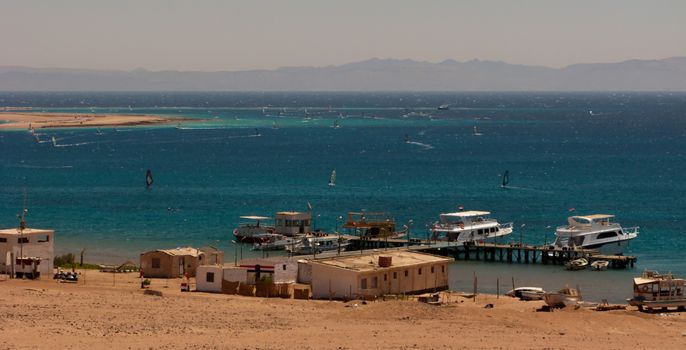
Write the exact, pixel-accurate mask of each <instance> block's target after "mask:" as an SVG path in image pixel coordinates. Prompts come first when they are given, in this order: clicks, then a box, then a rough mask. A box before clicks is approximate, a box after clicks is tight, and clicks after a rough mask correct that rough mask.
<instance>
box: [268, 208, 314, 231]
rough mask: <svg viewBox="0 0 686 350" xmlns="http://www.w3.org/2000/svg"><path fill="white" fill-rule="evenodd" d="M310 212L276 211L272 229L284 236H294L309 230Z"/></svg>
mask: <svg viewBox="0 0 686 350" xmlns="http://www.w3.org/2000/svg"><path fill="white" fill-rule="evenodd" d="M311 226H312V214H311V213H301V212H295V211H282V212H278V213H276V225H275V226H274V230H275V231H276V233H278V234H282V235H284V236H295V235H299V234H307V233H310V232H311Z"/></svg>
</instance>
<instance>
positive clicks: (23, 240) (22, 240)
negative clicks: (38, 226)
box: [17, 237, 29, 243]
mask: <svg viewBox="0 0 686 350" xmlns="http://www.w3.org/2000/svg"><path fill="white" fill-rule="evenodd" d="M17 243H29V238H28V237H19V238H18V239H17Z"/></svg>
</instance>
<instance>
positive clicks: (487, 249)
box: [346, 236, 636, 268]
mask: <svg viewBox="0 0 686 350" xmlns="http://www.w3.org/2000/svg"><path fill="white" fill-rule="evenodd" d="M346 238H348V239H349V240H350V242H351V249H354V250H365V249H388V248H399V247H405V248H406V249H408V250H412V251H424V252H427V253H431V254H436V255H444V256H451V257H453V258H454V259H455V260H482V261H491V262H507V263H524V264H535V263H540V264H543V265H548V264H550V265H563V264H564V263H566V262H568V261H571V260H574V259H579V258H586V259H588V260H589V262H593V261H597V260H607V261H608V262H609V263H610V267H612V268H627V267H631V268H633V267H634V264H635V263H636V257H635V256H625V255H602V254H600V252H599V251H598V250H595V249H563V248H557V247H551V246H535V245H528V244H502V243H476V242H474V243H469V242H468V243H467V244H456V243H455V242H446V241H429V240H421V239H388V238H378V239H372V238H360V237H352V236H349V237H346Z"/></svg>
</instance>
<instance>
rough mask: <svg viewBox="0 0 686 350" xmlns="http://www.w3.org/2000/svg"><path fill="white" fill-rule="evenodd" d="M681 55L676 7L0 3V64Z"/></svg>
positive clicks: (117, 65)
mask: <svg viewBox="0 0 686 350" xmlns="http://www.w3.org/2000/svg"><path fill="white" fill-rule="evenodd" d="M672 56H686V1H684V0H674V1H666V0H665V1H659V0H657V1H647V0H646V1H633V0H600V1H599V0H594V1H583V0H581V1H580V0H575V1H572V0H570V1H554V0H540V1H538V0H536V1H534V0H531V1H524V0H518V1H514V0H512V1H495V0H493V1H488V0H479V1H458V0H452V1H442V0H440V1H439V0H436V1H430V0H426V1H403V0H389V1H386V0H383V1H381V0H378V1H374V0H367V1H357V0H341V1H326V0H291V1H287V0H281V1H279V0H276V1H266V0H265V1H260V0H251V1H228V0H226V1H209V0H208V1H201V0H196V1H176V0H147V1H146V0H132V1H126V0H116V1H115V0H112V1H97V0H61V1H54V0H45V1H37V0H18V1H14V0H0V65H22V66H32V67H65V68H96V69H126V70H129V69H134V68H137V67H143V68H147V69H151V70H166V69H173V70H203V71H212V70H245V69H263V68H267V69H271V68H276V67H280V66H324V65H339V64H344V63H349V62H353V61H360V60H365V59H368V58H372V57H380V58H411V59H415V60H425V61H431V62H438V61H442V60H444V59H447V58H453V59H456V60H459V61H466V60H470V59H474V58H478V59H484V60H502V61H506V62H509V63H521V64H532V65H543V66H550V67H560V66H564V65H567V64H572V63H591V62H613V61H621V60H625V59H630V58H642V59H653V58H666V57H672Z"/></svg>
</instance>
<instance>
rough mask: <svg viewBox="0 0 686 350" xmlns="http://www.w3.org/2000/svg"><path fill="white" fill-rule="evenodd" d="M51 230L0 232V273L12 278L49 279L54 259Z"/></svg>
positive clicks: (52, 233) (31, 229)
mask: <svg viewBox="0 0 686 350" xmlns="http://www.w3.org/2000/svg"><path fill="white" fill-rule="evenodd" d="M54 235H55V231H53V230H43V229H35V228H25V229H23V230H22V229H19V228H9V229H4V230H0V272H2V273H6V274H13V275H14V276H16V277H22V276H27V277H39V276H40V275H44V276H52V273H53V259H54V257H55V250H54Z"/></svg>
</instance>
